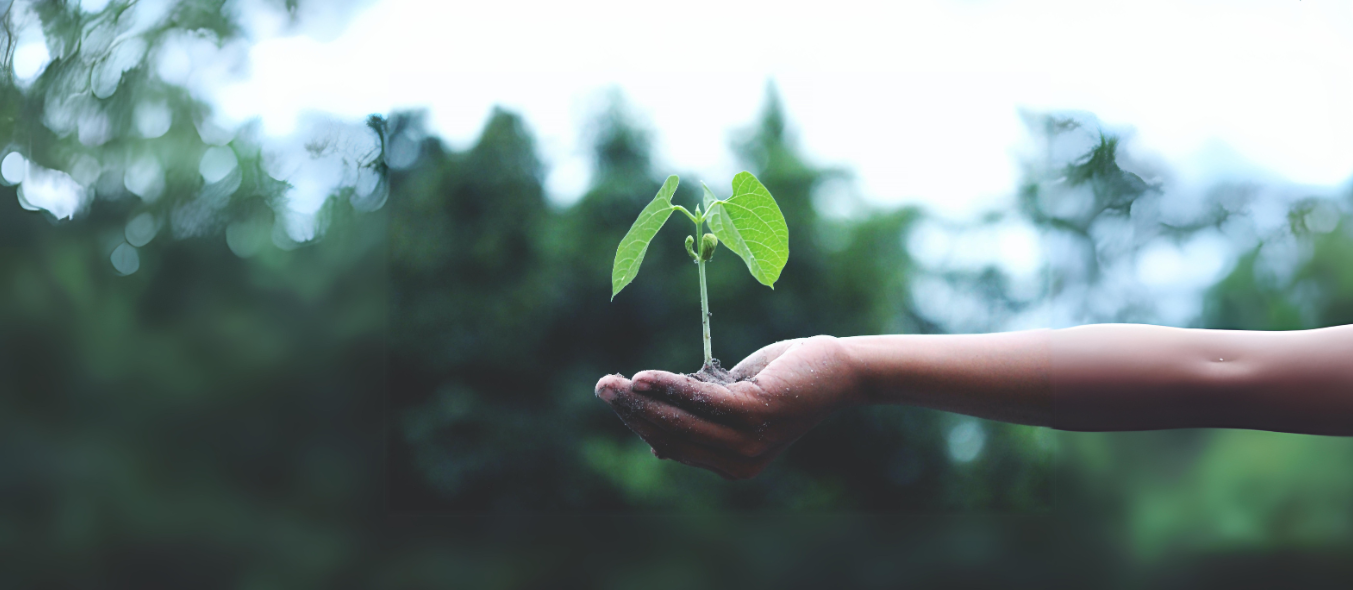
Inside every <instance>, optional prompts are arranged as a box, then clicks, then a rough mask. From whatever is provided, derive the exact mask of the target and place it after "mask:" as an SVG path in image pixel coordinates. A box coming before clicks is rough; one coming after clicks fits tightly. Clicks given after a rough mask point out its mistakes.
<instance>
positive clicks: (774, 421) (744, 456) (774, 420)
mask: <svg viewBox="0 0 1353 590" xmlns="http://www.w3.org/2000/svg"><path fill="white" fill-rule="evenodd" d="M855 364H856V363H855V362H854V360H853V359H852V358H851V356H850V354H849V352H848V351H847V350H846V348H845V346H844V345H843V344H842V343H841V341H839V340H837V339H836V338H833V337H831V336H814V337H812V338H801V339H796V340H785V341H783V342H777V343H775V344H771V345H770V346H767V347H765V348H762V349H761V350H758V351H756V352H754V353H752V354H751V356H748V357H747V358H746V359H744V360H743V361H742V362H741V363H738V365H737V366H736V367H733V370H732V371H730V372H729V374H730V375H731V377H732V379H733V382H731V383H727V384H720V383H711V382H706V381H701V380H699V379H696V378H694V377H691V376H689V375H678V374H674V373H668V372H665V371H642V372H640V373H636V374H635V375H634V378H633V379H626V378H624V377H623V376H620V375H607V376H605V377H602V378H601V381H598V382H597V390H596V393H597V397H599V398H601V399H602V400H603V401H605V402H606V403H608V404H610V406H611V408H612V409H613V410H615V412H616V414H618V415H619V416H620V419H621V420H624V421H625V424H626V425H628V426H629V427H630V429H631V430H633V431H634V432H635V433H636V434H638V435H639V436H640V437H641V438H643V439H644V442H647V443H648V444H649V446H651V447H652V448H653V454H654V455H655V456H657V457H658V458H660V459H673V460H676V461H679V462H681V463H685V464H687V465H692V466H695V467H701V468H704V469H708V470H710V471H713V472H715V473H718V474H719V475H722V476H723V477H725V478H728V479H747V478H750V477H753V476H755V475H756V474H758V473H760V472H761V470H762V469H765V467H766V465H767V464H769V463H770V462H771V460H772V459H774V458H775V457H776V456H777V455H779V454H780V452H782V451H784V450H785V448H786V447H788V446H789V445H790V443H793V442H794V441H795V440H797V439H798V438H799V437H800V436H802V435H803V434H804V433H805V432H808V430H809V429H811V428H812V427H814V426H816V425H817V424H818V423H819V422H821V421H822V419H823V418H826V417H827V416H828V415H829V414H831V413H832V412H834V411H836V410H837V409H839V408H842V407H844V406H848V405H852V404H854V403H858V402H859V401H860V394H859V383H858V376H857V373H856V370H855Z"/></svg>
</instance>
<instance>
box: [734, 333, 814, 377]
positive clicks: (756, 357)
mask: <svg viewBox="0 0 1353 590" xmlns="http://www.w3.org/2000/svg"><path fill="white" fill-rule="evenodd" d="M799 343H800V339H797V338H796V339H793V340H781V341H779V342H776V343H775V344H771V345H769V346H763V347H761V350H758V351H756V352H753V353H752V354H750V355H748V356H747V358H745V359H742V362H740V363H738V364H737V366H735V367H733V370H732V371H729V372H728V374H729V375H730V376H732V377H733V379H734V380H737V381H742V380H744V379H751V378H752V377H755V376H756V374H757V373H760V372H761V370H762V369H764V368H766V365H768V364H770V362H771V361H773V360H775V359H777V358H779V357H780V355H782V354H784V353H785V351H787V350H789V349H790V348H791V347H793V346H797V345H798V344H799Z"/></svg>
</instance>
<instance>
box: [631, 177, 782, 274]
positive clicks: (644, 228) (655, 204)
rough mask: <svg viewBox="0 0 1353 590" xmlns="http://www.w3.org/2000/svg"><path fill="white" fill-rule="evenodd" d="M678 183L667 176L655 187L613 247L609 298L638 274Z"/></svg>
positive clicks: (674, 178) (669, 214) (668, 210)
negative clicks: (636, 217) (660, 184)
mask: <svg viewBox="0 0 1353 590" xmlns="http://www.w3.org/2000/svg"><path fill="white" fill-rule="evenodd" d="M678 182H680V180H679V179H678V178H677V176H676V175H675V174H673V175H671V176H668V177H667V181H666V182H664V183H662V188H660V189H658V194H657V195H655V196H654V197H653V200H652V201H650V202H649V203H648V206H647V207H644V210H643V211H640V212H639V218H638V219H636V220H634V225H631V226H630V230H629V232H627V233H625V237H624V238H623V239H621V240H620V247H619V248H616V250H615V264H614V265H613V266H612V267H611V299H615V296H616V294H618V293H620V290H621V289H624V288H625V285H628V284H630V281H633V280H634V277H636V276H638V275H639V265H640V264H642V263H643V262H644V254H645V253H647V252H648V243H649V242H651V241H653V236H656V235H658V230H660V229H662V224H664V223H667V218H668V217H670V216H671V215H672V194H673V193H675V192H676V189H677V183H678ZM763 190H764V189H763ZM780 223H781V224H783V223H784V222H783V221H781V222H780Z"/></svg>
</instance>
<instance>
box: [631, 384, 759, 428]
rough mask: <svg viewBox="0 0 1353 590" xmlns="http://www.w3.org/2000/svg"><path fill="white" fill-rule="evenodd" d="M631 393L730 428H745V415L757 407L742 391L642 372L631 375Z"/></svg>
mask: <svg viewBox="0 0 1353 590" xmlns="http://www.w3.org/2000/svg"><path fill="white" fill-rule="evenodd" d="M630 391H633V392H636V393H639V394H642V395H645V396H648V397H651V398H654V399H658V400H660V401H664V402H667V403H668V404H671V405H673V406H676V407H678V408H681V409H683V410H686V411H687V412H690V413H692V414H695V415H697V416H700V417H702V418H705V419H708V420H712V421H714V422H719V423H723V424H730V425H734V426H738V425H742V424H745V423H746V422H747V421H748V420H747V416H748V414H750V413H751V412H753V411H755V410H756V408H755V407H754V404H756V403H759V402H757V401H756V400H754V399H752V398H751V397H750V396H748V395H747V394H746V393H745V392H744V391H742V390H740V389H739V390H732V389H729V388H727V387H724V386H722V385H719V384H717V383H706V382H704V381H701V380H699V379H695V378H693V377H689V376H687V375H676V374H673V373H668V372H666V371H642V372H639V373H635V374H634V379H633V380H632V381H631V382H630Z"/></svg>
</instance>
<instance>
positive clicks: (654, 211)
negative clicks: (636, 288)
mask: <svg viewBox="0 0 1353 590" xmlns="http://www.w3.org/2000/svg"><path fill="white" fill-rule="evenodd" d="M678 182H680V181H679V180H678V179H677V177H676V175H675V174H673V175H671V176H668V177H667V182H664V183H662V188H660V189H658V194H657V195H655V196H654V197H653V200H652V201H649V203H648V206H646V207H644V210H643V211H640V212H639V218H638V219H635V220H634V225H631V226H630V230H629V231H628V232H626V233H625V237H624V238H622V239H621V240H620V247H618V248H616V250H615V264H614V265H612V266H611V299H615V296H616V295H617V294H619V293H620V290H621V289H624V288H625V285H628V284H630V281H633V280H634V277H636V276H639V265H640V264H642V263H643V262H644V254H646V253H647V252H648V243H649V242H651V241H653V236H656V235H658V230H660V229H662V224H664V223H667V218H668V217H671V215H672V211H673V208H672V194H673V193H675V192H676V188H677V183H678Z"/></svg>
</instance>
